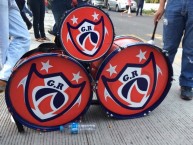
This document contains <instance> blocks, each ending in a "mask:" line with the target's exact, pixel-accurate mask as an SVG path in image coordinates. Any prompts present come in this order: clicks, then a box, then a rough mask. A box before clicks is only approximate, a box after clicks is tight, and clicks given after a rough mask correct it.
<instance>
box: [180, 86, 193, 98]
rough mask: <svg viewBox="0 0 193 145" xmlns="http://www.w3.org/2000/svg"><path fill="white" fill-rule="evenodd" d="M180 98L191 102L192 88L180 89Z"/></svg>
mask: <svg viewBox="0 0 193 145" xmlns="http://www.w3.org/2000/svg"><path fill="white" fill-rule="evenodd" d="M181 98H182V99H184V100H192V99H193V88H192V87H186V86H182V87H181Z"/></svg>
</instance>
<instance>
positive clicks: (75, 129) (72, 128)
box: [60, 122, 96, 134]
mask: <svg viewBox="0 0 193 145" xmlns="http://www.w3.org/2000/svg"><path fill="white" fill-rule="evenodd" d="M95 130H96V124H85V123H78V122H73V123H69V124H66V125H63V126H60V131H62V132H63V131H64V132H67V133H71V134H78V133H82V132H93V131H95Z"/></svg>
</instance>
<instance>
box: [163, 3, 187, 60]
mask: <svg viewBox="0 0 193 145" xmlns="http://www.w3.org/2000/svg"><path fill="white" fill-rule="evenodd" d="M175 2H176V1H175ZM175 2H173V1H168V5H167V6H166V10H165V14H164V20H163V23H164V26H163V43H164V48H163V49H164V50H166V51H167V52H168V55H169V59H170V62H171V63H173V61H174V57H175V54H176V52H177V49H178V47H179V44H180V41H181V38H182V35H183V31H184V25H185V23H184V18H183V16H182V15H181V8H182V6H181V4H180V2H178V3H175Z"/></svg>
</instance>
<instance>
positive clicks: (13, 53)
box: [0, 0, 30, 92]
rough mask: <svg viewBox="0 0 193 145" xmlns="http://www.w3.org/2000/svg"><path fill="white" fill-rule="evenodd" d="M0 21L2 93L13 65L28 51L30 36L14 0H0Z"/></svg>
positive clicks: (0, 83) (0, 80) (0, 88)
mask: <svg viewBox="0 0 193 145" xmlns="http://www.w3.org/2000/svg"><path fill="white" fill-rule="evenodd" d="M0 20H1V21H0V32H1V33H0V92H2V91H4V90H5V87H6V83H7V81H8V79H9V77H10V75H11V73H12V69H13V67H14V65H15V63H16V62H17V61H18V60H19V59H20V57H21V56H22V55H23V54H24V53H25V52H27V51H28V50H29V47H30V34H29V32H28V30H27V26H26V24H25V23H24V21H23V19H22V17H21V15H20V11H19V8H18V6H17V4H16V2H15V0H0ZM9 38H10V39H9Z"/></svg>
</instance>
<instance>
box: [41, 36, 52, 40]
mask: <svg viewBox="0 0 193 145" xmlns="http://www.w3.org/2000/svg"><path fill="white" fill-rule="evenodd" d="M41 39H42V40H46V41H50V39H49V38H48V37H43V38H41Z"/></svg>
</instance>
